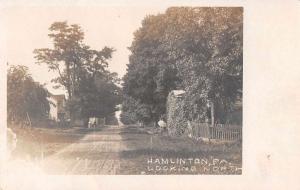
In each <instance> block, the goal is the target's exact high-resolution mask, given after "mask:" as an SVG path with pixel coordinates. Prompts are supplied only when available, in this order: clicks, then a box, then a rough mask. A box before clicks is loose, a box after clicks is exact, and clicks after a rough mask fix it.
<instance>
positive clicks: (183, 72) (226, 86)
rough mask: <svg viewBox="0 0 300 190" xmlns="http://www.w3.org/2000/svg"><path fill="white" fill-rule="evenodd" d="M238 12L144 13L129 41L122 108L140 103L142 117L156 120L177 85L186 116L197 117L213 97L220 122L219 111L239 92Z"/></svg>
mask: <svg viewBox="0 0 300 190" xmlns="http://www.w3.org/2000/svg"><path fill="white" fill-rule="evenodd" d="M242 12H243V11H242V8H198V7H196V8H189V7H180V8H169V9H167V11H166V12H165V13H164V14H158V15H150V16H147V17H145V19H144V20H143V22H142V27H141V28H139V29H138V30H137V31H136V32H135V33H134V41H133V43H132V45H131V47H130V50H131V53H132V54H131V56H130V60H129V61H130V62H129V65H128V68H127V74H126V75H125V77H124V84H123V86H124V94H125V100H124V103H123V112H124V113H123V114H124V115H126V114H127V113H126V111H127V110H132V109H131V108H130V107H134V106H137V104H138V105H145V106H146V107H147V109H148V110H149V111H148V113H149V116H148V118H151V119H150V120H152V121H157V119H158V118H159V117H160V116H161V115H163V114H165V106H166V98H167V95H168V93H169V92H170V91H171V90H174V89H183V90H185V91H186V94H185V96H184V101H185V104H184V105H185V109H184V110H185V111H186V117H188V118H189V119H200V120H201V119H202V120H203V119H204V118H205V117H207V111H206V110H207V105H208V104H211V103H213V105H215V106H216V107H218V109H216V110H219V112H218V113H216V117H217V119H218V120H220V122H224V120H225V119H226V118H225V116H224V113H227V112H229V111H230V110H231V109H232V107H233V105H234V103H235V102H236V100H237V99H239V98H241V97H242V72H243V60H242V59H243V54H242V46H243V40H242V39H243V28H242V27H243V24H242V23H243V20H242V19H243V15H242ZM126 97H127V98H128V97H129V98H130V99H134V102H135V104H128V102H133V101H132V100H131V101H126ZM133 110H134V109H133ZM127 115H128V114H127ZM225 115H226V114H225ZM134 120H143V118H135V119H134ZM148 120H149V119H148Z"/></svg>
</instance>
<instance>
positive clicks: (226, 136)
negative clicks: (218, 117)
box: [187, 122, 242, 141]
mask: <svg viewBox="0 0 300 190" xmlns="http://www.w3.org/2000/svg"><path fill="white" fill-rule="evenodd" d="M187 133H188V135H189V136H190V137H192V138H196V139H198V138H206V139H216V140H224V141H234V140H238V139H241V138H242V127H241V126H238V125H224V124H216V125H214V126H211V125H210V124H207V123H195V122H191V123H190V124H189V126H188V130H187Z"/></svg>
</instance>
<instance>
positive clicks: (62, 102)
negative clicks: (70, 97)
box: [48, 94, 68, 121]
mask: <svg viewBox="0 0 300 190" xmlns="http://www.w3.org/2000/svg"><path fill="white" fill-rule="evenodd" d="M48 99H49V102H50V110H49V119H52V120H55V121H65V120H67V118H68V114H67V111H66V98H65V95H63V94H59V95H54V94H51V95H50V97H49V98H48Z"/></svg>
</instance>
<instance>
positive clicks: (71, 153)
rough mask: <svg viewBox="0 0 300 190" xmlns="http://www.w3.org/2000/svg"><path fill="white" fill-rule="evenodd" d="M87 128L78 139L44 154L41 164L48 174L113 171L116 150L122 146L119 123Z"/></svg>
mask: <svg viewBox="0 0 300 190" xmlns="http://www.w3.org/2000/svg"><path fill="white" fill-rule="evenodd" d="M86 130H89V132H88V133H87V134H85V135H84V136H83V138H82V139H80V140H78V141H77V142H75V143H72V144H70V145H69V146H67V147H65V148H64V149H62V150H59V151H58V152H57V153H55V154H53V155H51V156H49V157H47V158H45V160H44V162H43V168H44V170H45V171H46V172H47V173H50V174H116V173H117V171H119V170H120V164H121V163H120V155H119V154H120V152H122V151H124V150H126V146H125V144H124V142H123V141H122V136H121V133H122V131H124V130H126V129H124V128H122V127H119V126H106V127H104V128H100V129H99V128H96V129H86Z"/></svg>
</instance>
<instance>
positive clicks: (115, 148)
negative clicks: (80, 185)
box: [42, 126, 241, 175]
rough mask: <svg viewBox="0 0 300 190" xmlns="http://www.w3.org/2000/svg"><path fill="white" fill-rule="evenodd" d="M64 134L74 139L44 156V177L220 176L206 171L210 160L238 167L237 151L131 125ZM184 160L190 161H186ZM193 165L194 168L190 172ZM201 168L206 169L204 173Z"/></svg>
mask: <svg viewBox="0 0 300 190" xmlns="http://www.w3.org/2000/svg"><path fill="white" fill-rule="evenodd" d="M67 133H68V135H73V136H74V135H76V140H75V141H73V142H72V143H67V145H64V146H63V148H61V149H59V150H56V151H55V153H54V154H51V155H47V156H45V158H44V159H43V161H42V167H43V171H45V172H46V173H48V174H65V175H68V174H75V175H76V174H79V175H89V174H90V175H99V174H204V173H213V174H218V173H222V172H221V171H211V170H210V169H212V167H211V166H212V165H211V163H212V162H214V165H215V160H214V159H217V160H222V159H225V160H226V162H230V164H234V165H236V166H238V168H240V166H241V149H240V148H234V147H225V146H224V145H211V144H205V143H204V144H203V143H199V142H195V141H192V140H190V139H187V138H182V137H181V138H180V137H178V138H176V137H169V136H164V135H160V134H156V135H155V134H148V133H146V132H145V131H144V130H141V129H140V128H138V127H135V126H105V127H102V128H96V129H86V128H81V129H76V130H74V129H71V131H68V132H67ZM64 138H65V137H64ZM187 159H192V161H190V162H188V161H189V160H187ZM197 159H198V160H197ZM201 159H203V160H204V163H205V162H207V163H208V164H207V166H203V165H200V163H195V162H197V161H198V162H199V160H201ZM178 160H179V161H180V162H178ZM160 161H162V162H160ZM172 161H173V163H171V162H172ZM174 161H176V163H175V162H174ZM166 162H169V163H166ZM193 165H196V166H197V167H198V168H196V169H195V170H193V171H191V167H193ZM203 167H210V168H208V170H207V171H204V170H203ZM174 168H175V169H174ZM223 173H236V172H235V171H232V172H231V171H224V172H223ZM238 173H240V171H239V172H238Z"/></svg>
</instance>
